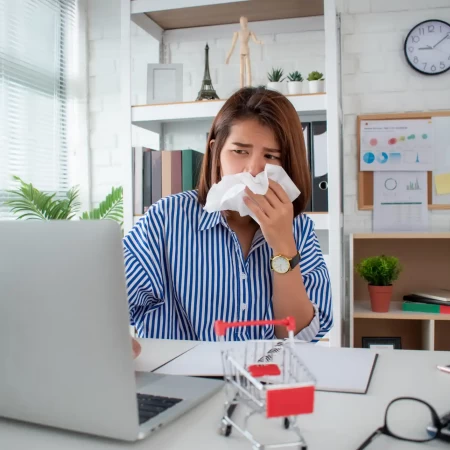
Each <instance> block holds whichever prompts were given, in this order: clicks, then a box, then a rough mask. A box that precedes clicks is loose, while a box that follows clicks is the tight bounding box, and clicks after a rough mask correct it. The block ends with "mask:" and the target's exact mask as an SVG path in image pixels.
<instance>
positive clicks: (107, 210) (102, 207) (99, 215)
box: [81, 186, 123, 225]
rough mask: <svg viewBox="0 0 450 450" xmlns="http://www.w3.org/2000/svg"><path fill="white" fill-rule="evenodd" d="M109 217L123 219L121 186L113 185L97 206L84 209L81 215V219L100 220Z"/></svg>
mask: <svg viewBox="0 0 450 450" xmlns="http://www.w3.org/2000/svg"><path fill="white" fill-rule="evenodd" d="M102 219H110V220H115V221H116V222H119V223H120V224H121V225H122V221H123V188H122V187H121V186H120V187H117V188H116V187H113V188H112V189H111V192H110V193H109V194H108V195H107V196H106V198H105V200H103V201H102V202H101V203H100V204H99V205H98V207H97V208H94V209H92V210H91V211H86V212H84V213H83V214H82V215H81V220H102Z"/></svg>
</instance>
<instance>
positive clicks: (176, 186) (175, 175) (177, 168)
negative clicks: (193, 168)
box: [170, 150, 183, 194]
mask: <svg viewBox="0 0 450 450" xmlns="http://www.w3.org/2000/svg"><path fill="white" fill-rule="evenodd" d="M170 156H171V157H172V166H171V169H172V176H171V180H172V187H171V190H172V194H178V193H179V192H181V191H182V190H183V180H182V175H183V174H182V171H181V150H172V151H171V152H170Z"/></svg>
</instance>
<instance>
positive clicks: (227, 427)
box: [219, 423, 232, 437]
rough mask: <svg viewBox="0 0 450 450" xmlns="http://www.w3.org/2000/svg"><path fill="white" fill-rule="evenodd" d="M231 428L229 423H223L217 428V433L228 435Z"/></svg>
mask: <svg viewBox="0 0 450 450" xmlns="http://www.w3.org/2000/svg"><path fill="white" fill-rule="evenodd" d="M231 428H232V427H231V425H228V424H224V423H223V424H222V425H221V426H220V428H219V433H220V434H221V435H222V436H225V437H228V436H229V435H230V434H231Z"/></svg>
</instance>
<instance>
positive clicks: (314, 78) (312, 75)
mask: <svg viewBox="0 0 450 450" xmlns="http://www.w3.org/2000/svg"><path fill="white" fill-rule="evenodd" d="M317 80H324V78H323V73H320V72H317V71H316V70H314V71H312V72H310V73H309V75H308V81H317Z"/></svg>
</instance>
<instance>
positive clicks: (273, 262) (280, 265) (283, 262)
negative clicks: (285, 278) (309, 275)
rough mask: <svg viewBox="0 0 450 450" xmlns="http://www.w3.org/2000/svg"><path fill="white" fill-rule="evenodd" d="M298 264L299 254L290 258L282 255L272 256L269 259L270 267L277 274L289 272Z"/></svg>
mask: <svg viewBox="0 0 450 450" xmlns="http://www.w3.org/2000/svg"><path fill="white" fill-rule="evenodd" d="M299 262H300V253H299V252H297V253H296V255H295V256H293V257H292V258H288V257H287V256H284V255H274V256H272V257H271V258H270V267H271V269H272V270H274V271H275V272H277V273H287V272H290V271H291V270H292V269H293V268H294V267H295V266H296V265H297V264H298V263H299Z"/></svg>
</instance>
